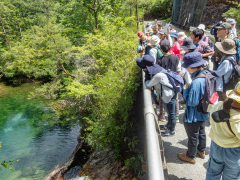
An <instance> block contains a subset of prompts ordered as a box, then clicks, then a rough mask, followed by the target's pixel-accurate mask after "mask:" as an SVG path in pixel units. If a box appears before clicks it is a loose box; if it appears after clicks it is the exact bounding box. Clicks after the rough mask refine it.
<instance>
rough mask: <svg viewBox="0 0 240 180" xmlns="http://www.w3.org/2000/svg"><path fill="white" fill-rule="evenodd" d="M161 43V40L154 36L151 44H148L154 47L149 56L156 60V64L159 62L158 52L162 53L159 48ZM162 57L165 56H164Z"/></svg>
mask: <svg viewBox="0 0 240 180" xmlns="http://www.w3.org/2000/svg"><path fill="white" fill-rule="evenodd" d="M159 43H160V39H159V38H158V37H157V36H156V35H152V37H151V39H150V42H149V44H147V45H148V46H151V47H152V48H151V50H150V53H149V54H150V55H151V56H152V57H153V58H154V64H155V63H156V60H157V55H158V51H160V49H159V48H158V46H159ZM160 53H161V51H160ZM161 55H162V56H163V54H161Z"/></svg>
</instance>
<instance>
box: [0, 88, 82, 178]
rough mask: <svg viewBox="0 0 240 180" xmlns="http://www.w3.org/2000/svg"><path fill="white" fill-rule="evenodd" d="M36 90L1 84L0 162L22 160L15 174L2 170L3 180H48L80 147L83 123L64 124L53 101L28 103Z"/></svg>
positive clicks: (15, 169)
mask: <svg viewBox="0 0 240 180" xmlns="http://www.w3.org/2000/svg"><path fill="white" fill-rule="evenodd" d="M33 90H34V85H32V84H23V85H21V86H18V87H11V86H5V85H4V84H0V142H2V144H1V146H2V147H1V149H0V162H2V161H3V160H6V161H9V160H18V162H14V163H13V165H12V166H10V167H11V168H12V169H13V170H14V171H10V170H8V169H6V168H3V167H0V180H17V179H18V180H19V179H20V180H41V179H44V177H46V175H47V174H48V173H50V172H51V170H52V169H53V168H54V167H55V166H56V165H58V164H61V163H64V162H65V161H66V160H67V159H68V157H69V156H70V155H71V153H72V152H73V150H74V149H75V147H76V145H77V137H78V135H79V133H80V129H81V127H80V126H79V123H78V122H75V123H73V122H65V123H60V119H59V117H58V115H57V114H56V113H55V111H54V109H53V108H51V107H49V106H48V104H49V100H43V99H28V96H29V93H30V92H32V91H33Z"/></svg>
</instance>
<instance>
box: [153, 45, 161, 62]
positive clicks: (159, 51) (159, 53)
mask: <svg viewBox="0 0 240 180" xmlns="http://www.w3.org/2000/svg"><path fill="white" fill-rule="evenodd" d="M153 48H154V49H156V50H157V60H158V59H160V58H161V57H163V53H162V51H161V50H160V49H159V48H157V47H156V46H155V47H153Z"/></svg>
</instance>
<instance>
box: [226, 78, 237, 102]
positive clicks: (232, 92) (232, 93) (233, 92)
mask: <svg viewBox="0 0 240 180" xmlns="http://www.w3.org/2000/svg"><path fill="white" fill-rule="evenodd" d="M226 95H227V97H228V98H231V99H234V100H235V101H237V102H238V103H240V81H239V82H238V83H237V84H236V86H235V88H234V89H233V90H228V91H227V92H226Z"/></svg>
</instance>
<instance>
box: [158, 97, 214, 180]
mask: <svg viewBox="0 0 240 180" xmlns="http://www.w3.org/2000/svg"><path fill="white" fill-rule="evenodd" d="M180 98H181V97H180ZM154 108H155V112H156V114H159V105H156V104H154ZM179 114H180V116H179V121H180V122H179V123H177V124H176V130H175V132H176V134H175V135H173V136H168V137H162V140H163V146H164V155H165V159H166V163H167V164H166V166H167V173H168V179H169V180H178V179H181V180H185V179H186V180H190V179H191V180H204V179H205V177H206V169H207V161H208V158H209V147H210V142H211V140H210V138H209V137H208V134H209V130H210V125H209V120H207V121H206V128H205V130H206V135H207V148H206V157H205V159H201V158H199V157H197V159H196V164H190V163H187V162H183V161H181V160H179V159H178V157H177V153H186V151H187V142H188V138H187V134H186V132H185V129H184V125H183V116H184V109H182V110H180V112H179ZM165 123H166V122H161V121H159V125H163V124H165Z"/></svg>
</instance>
